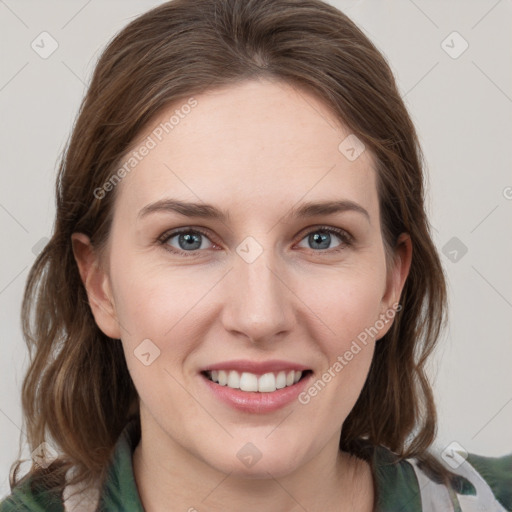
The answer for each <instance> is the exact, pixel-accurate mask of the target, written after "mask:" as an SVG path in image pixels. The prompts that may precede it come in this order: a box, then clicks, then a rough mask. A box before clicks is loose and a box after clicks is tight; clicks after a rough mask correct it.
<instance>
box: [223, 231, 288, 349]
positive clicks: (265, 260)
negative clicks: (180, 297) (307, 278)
mask: <svg viewBox="0 0 512 512" xmlns="http://www.w3.org/2000/svg"><path fill="white" fill-rule="evenodd" d="M270 238H271V237H267V239H266V240H267V241H268V240H270ZM236 252H237V255H236V259H235V262H234V266H233V271H232V272H230V277H229V279H230V280H229V287H230V288H229V291H228V294H227V299H226V303H225V304H224V323H225V328H226V329H228V330H234V331H238V332H241V333H243V334H245V335H246V336H247V337H249V338H250V339H251V340H253V341H257V340H258V339H264V338H267V337H271V336H272V335H274V334H277V333H279V332H281V331H283V330H286V329H289V328H290V326H291V325H292V324H291V321H292V316H293V315H292V312H291V309H290V308H291V304H290V292H289V291H288V290H287V288H286V286H285V285H284V283H283V281H284V282H286V277H285V276H284V275H280V274H282V273H283V266H282V265H280V262H279V257H278V255H277V254H276V253H275V251H273V250H272V248H271V247H270V246H269V245H267V246H266V247H263V243H260V242H259V241H257V240H256V239H255V238H253V237H247V238H246V239H245V240H244V241H242V243H240V244H239V246H238V247H237V249H236Z"/></svg>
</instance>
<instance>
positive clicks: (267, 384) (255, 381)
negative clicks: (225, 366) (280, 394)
mask: <svg viewBox="0 0 512 512" xmlns="http://www.w3.org/2000/svg"><path fill="white" fill-rule="evenodd" d="M204 374H205V376H206V377H207V378H208V379H210V380H211V381H212V382H216V383H217V384H219V385H220V386H227V387H229V388H231V389H240V390H241V391H246V392H259V393H273V392H275V391H277V390H278V389H283V388H286V387H289V386H293V385H294V384H296V383H297V382H299V380H300V379H301V377H302V371H297V370H290V371H280V372H269V373H265V374H263V375H256V374H255V373H251V372H238V371H236V370H211V371H206V372H205V373H204Z"/></svg>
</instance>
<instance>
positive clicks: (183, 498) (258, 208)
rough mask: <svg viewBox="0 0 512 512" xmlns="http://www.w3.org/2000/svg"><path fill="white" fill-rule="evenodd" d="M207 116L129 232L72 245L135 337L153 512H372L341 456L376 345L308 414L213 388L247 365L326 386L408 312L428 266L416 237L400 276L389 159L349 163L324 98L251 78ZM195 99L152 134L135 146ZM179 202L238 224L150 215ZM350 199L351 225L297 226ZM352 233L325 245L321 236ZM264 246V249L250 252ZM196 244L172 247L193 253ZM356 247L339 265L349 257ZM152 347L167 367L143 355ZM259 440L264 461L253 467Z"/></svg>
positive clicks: (149, 191) (155, 160)
mask: <svg viewBox="0 0 512 512" xmlns="http://www.w3.org/2000/svg"><path fill="white" fill-rule="evenodd" d="M195 98H196V100H197V102H198V104H197V106H196V107H195V108H194V109H193V110H192V111H191V112H190V113H189V114H188V115H186V116H184V118H183V119H180V122H179V124H178V125H177V126H175V127H174V129H173V130H172V132H170V133H169V134H168V135H166V136H165V138H164V139H163V140H162V141H161V142H160V143H159V144H158V145H157V146H156V147H155V148H154V149H152V150H151V151H150V152H149V154H148V155H147V156H145V157H144V158H143V159H142V160H141V162H139V163H138V165H137V166H136V168H135V169H134V170H133V171H132V172H131V173H129V174H127V175H126V177H125V178H124V179H123V180H122V181H121V183H119V184H118V185H117V190H116V194H117V197H116V201H115V205H114V217H113V224H112V230H111V233H110V238H109V242H108V246H107V248H106V250H105V251H104V252H103V253H102V254H98V253H97V252H95V251H94V250H93V248H92V247H91V245H90V242H89V239H88V238H87V237H86V236H85V235H83V234H80V233H75V234H74V235H73V237H72V238H73V249H74V253H75V258H76V260H77V264H78V266H79V269H80V273H81V277H82V280H83V282H84V284H85V287H86V289H87V293H88V297H89V300H90V304H91V309H92V312H93V314H94V318H95V320H96V322H97V324H98V326H99V327H100V329H101V330H102V331H103V332H104V333H105V334H106V335H108V336H110V337H112V338H118V339H121V340H122V344H123V348H124V352H125V356H126V360H127V364H128V368H129V370H130V373H131V377H132V379H133V381H134V383H135V386H136V388H137V390H138V393H139V396H140V412H141V428H142V439H141V442H140V443H139V445H138V446H137V448H136V450H135V453H134V457H133V463H134V473H135V478H136V482H137V486H138V489H139V493H140V495H141V499H142V502H143V505H144V507H145V510H147V511H156V510H165V509H166V506H168V504H169V503H173V505H174V506H175V510H189V509H190V508H192V507H195V508H196V509H197V510H209V511H217V510H218V511H221V510H222V511H225V510H240V509H242V507H243V509H244V510H246V511H261V510H274V511H295V510H304V509H306V510H308V511H317V510H322V511H326V510H336V511H340V510H341V511H345V510H347V511H348V510H362V511H365V510H368V511H369V510H371V509H372V506H373V489H372V475H371V472H370V470H369V466H368V464H367V463H366V462H363V461H361V460H359V459H356V458H355V457H352V456H349V455H348V454H346V453H343V452H341V451H340V450H339V448H338V441H339V435H340V432H341V428H342V425H343V422H344V420H345V418H346V417H347V416H348V414H349V412H350V411H351V409H352V408H353V406H354V404H355V402H356V400H357V398H358V396H359V394H360V392H361V389H362V387H363V384H364V382H365V379H366V376H367V374H368V370H369V367H370V363H371V360H372V356H373V353H374V347H375V343H376V342H378V341H377V340H379V339H380V338H381V337H382V336H383V335H384V334H385V333H386V332H387V330H388V329H389V328H390V327H391V325H392V320H390V321H388V322H387V323H385V325H384V327H383V328H382V329H380V330H379V332H378V334H377V335H376V336H375V338H374V339H371V338H370V339H369V342H368V343H367V345H366V346H364V347H363V348H362V350H361V351H360V352H359V353H357V355H355V356H354V357H353V359H352V360H351V361H350V362H348V364H346V366H344V367H343V370H342V371H340V372H338V373H336V376H335V377H334V378H332V380H331V381H330V382H329V383H328V384H327V385H326V386H325V387H324V388H323V389H322V390H321V392H319V393H318V394H317V396H315V397H313V398H311V400H310V401H309V403H307V404H306V405H303V404H301V403H299V402H298V401H294V402H293V403H291V404H290V405H287V406H286V407H284V408H282V409H280V410H278V411H275V412H272V413H266V414H254V413H246V412H240V411H237V410H235V409H232V408H231V407H230V406H228V405H226V404H224V403H222V402H220V401H219V400H218V399H217V398H216V397H214V396H212V394H211V392H210V390H209V389H207V386H206V385H205V383H204V381H203V377H201V376H200V373H199V372H200V370H201V369H202V368H204V367H205V366H206V365H208V364H213V363H218V362H222V361H227V360H232V359H249V360H255V361H266V360H269V359H285V360H289V361H293V362H296V363H302V364H305V365H307V366H308V367H310V368H311V369H312V370H313V372H314V377H315V380H316V378H319V377H321V375H322V374H323V373H324V372H325V371H327V370H328V369H329V368H330V367H332V366H333V363H334V362H335V361H336V359H337V357H338V356H343V354H345V352H346V351H347V350H349V348H350V346H351V343H352V341H353V340H355V339H356V337H357V335H358V334H360V333H361V332H362V331H364V329H365V328H368V327H370V326H374V324H375V322H376V321H377V320H378V319H379V315H381V314H383V313H385V312H386V311H389V310H392V309H393V304H396V303H397V302H399V297H400V293H401V291H402V288H403V285H404V282H405V279H406V277H407V274H408V272H409V266H410V261H411V253H412V248H411V243H410V239H409V237H408V236H407V235H406V234H403V235H402V236H401V237H400V238H399V243H397V245H396V247H395V248H394V251H395V258H394V259H393V264H392V267H391V270H390V272H389V273H387V272H386V260H385V252H384V244H383V239H382V234H381V230H380V214H379V202H378V195H377V187H376V174H375V170H374V162H373V159H372V156H371V154H370V152H369V151H368V150H367V151H364V152H363V153H362V154H361V155H360V156H359V158H357V159H356V160H354V161H349V159H347V158H346V156H345V155H344V154H342V153H341V152H340V150H339V149H338V146H339V144H340V142H341V141H342V140H343V139H344V138H345V137H346V136H347V135H349V134H350V131H349V130H348V129H347V128H345V127H344V126H343V124H341V123H340V121H339V120H337V118H336V116H335V115H334V114H333V113H332V112H331V111H330V109H329V108H328V107H327V106H326V105H325V104H324V103H323V102H321V101H320V100H319V99H317V98H316V97H315V96H313V95H311V94H309V93H307V92H305V91H303V90H298V89H296V88H294V87H292V86H290V85H287V84H284V83H282V82H271V81H254V80H253V81H246V82H242V83H239V84H236V85H233V86H229V87H225V88H222V89H217V90H215V91H209V92H207V93H205V94H201V95H198V96H196V97H195ZM185 102H186V100H184V101H183V102H182V103H180V104H179V105H173V106H172V107H170V108H169V109H168V110H166V111H165V112H162V113H161V115H158V116H157V118H155V120H154V123H151V126H150V127H149V128H147V129H146V130H144V132H143V133H141V134H140V136H139V137H138V139H137V140H136V141H135V143H134V146H133V147H134V148H136V147H138V146H137V145H140V143H141V141H144V139H145V138H146V137H147V136H148V135H149V134H150V133H151V131H152V130H153V129H154V127H155V126H157V125H158V124H159V123H160V122H163V121H165V120H168V119H169V117H170V116H171V115H172V113H173V112H174V111H175V110H176V108H179V106H180V105H183V104H184V103H185ZM167 197H172V198H175V199H179V200H183V201H191V202H205V203H209V204H213V205H215V206H217V207H218V208H221V209H224V210H226V211H228V212H229V215H230V217H229V219H228V220H226V221H225V222H221V221H219V220H211V219H201V218H187V217H184V216H181V215H179V214H177V213H173V212H158V213H152V214H149V215H147V216H145V217H144V218H142V219H140V218H138V214H139V212H140V210H141V209H142V208H144V207H145V206H146V205H148V204H150V203H152V202H154V201H157V200H160V199H163V198H167ZM339 199H347V200H351V201H353V202H355V203H357V204H359V205H360V206H362V207H363V208H364V209H365V210H366V211H367V212H368V217H369V218H367V217H366V216H365V215H363V214H361V213H358V212H356V211H344V212H340V213H335V214H330V215H318V216H315V217H312V218H306V219H299V218H296V217H291V218H285V215H287V214H289V213H290V211H291V209H292V208H293V207H296V206H297V205H299V204H302V203H303V202H305V201H320V200H339ZM321 226H328V227H334V228H341V229H343V230H345V231H347V232H348V233H350V235H351V236H352V237H353V243H352V244H351V245H346V244H345V243H344V241H343V240H342V239H340V238H338V236H337V235H336V234H331V239H330V243H329V241H327V242H326V243H325V245H322V246H321V247H327V248H326V249H323V248H322V249H320V248H317V246H315V245H314V241H311V238H310V237H309V239H308V235H309V234H314V233H317V228H318V227H321ZM183 227H193V228H202V229H203V230H204V231H206V232H207V236H202V235H198V237H199V238H198V241H199V242H201V245H200V246H199V244H197V245H195V246H194V248H195V247H198V246H199V247H200V248H199V249H194V252H195V254H196V255H197V256H196V257H187V256H182V255H178V254H172V253H171V252H170V251H169V250H166V248H165V247H166V245H165V244H159V243H158V242H155V240H156V239H157V238H158V237H159V236H160V235H162V234H164V233H165V232H166V231H169V230H171V229H173V228H183ZM248 236H251V237H253V238H254V239H255V240H256V241H257V242H258V243H259V244H260V246H261V248H262V250H263V252H262V253H261V255H259V257H257V258H256V260H255V261H253V262H251V263H248V262H247V261H245V260H244V259H243V258H241V257H240V256H239V254H238V253H237V252H236V249H237V247H238V246H239V244H240V243H241V242H242V241H243V240H244V239H245V238H246V237H248ZM184 245H185V244H183V243H182V245H181V246H180V244H179V237H178V236H174V237H172V238H170V239H169V240H168V241H167V247H169V246H170V247H171V248H174V249H176V250H177V251H179V250H180V249H181V250H182V251H184V252H185V250H186V249H184V248H183V247H184ZM340 246H341V250H339V251H337V252H334V251H335V250H336V249H339V248H340ZM144 339H150V340H151V341H152V343H154V344H155V345H156V346H157V347H158V348H159V350H160V355H159V357H157V358H156V359H155V360H154V361H153V362H152V363H151V364H150V365H148V366H146V365H144V364H142V363H141V361H140V360H139V359H138V358H137V357H135V356H134V350H135V349H136V348H137V347H138V346H139V344H140V343H141V342H142V340H144ZM247 442H251V443H252V444H254V445H255V446H256V447H257V448H258V450H259V451H260V452H261V454H262V456H261V459H260V460H259V461H258V462H257V463H256V464H254V465H253V466H251V467H246V466H245V465H244V464H242V463H241V462H240V460H239V459H238V458H237V456H236V455H237V452H238V451H239V450H240V449H241V448H242V447H243V446H244V445H245V444H246V443H247Z"/></svg>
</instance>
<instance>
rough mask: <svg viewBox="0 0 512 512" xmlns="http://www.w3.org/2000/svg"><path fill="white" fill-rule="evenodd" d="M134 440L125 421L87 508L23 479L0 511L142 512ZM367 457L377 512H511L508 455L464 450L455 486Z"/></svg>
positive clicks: (411, 465) (380, 453)
mask: <svg viewBox="0 0 512 512" xmlns="http://www.w3.org/2000/svg"><path fill="white" fill-rule="evenodd" d="M139 439H140V430H139V428H138V426H137V425H136V424H135V423H134V422H131V423H129V424H128V425H127V426H126V428H125V429H124V431H123V433H122V434H121V436H120V437H119V440H118V442H117V443H116V446H115V449H114V453H113V456H112V459H111V463H110V467H109V472H108V477H107V479H106V481H105V483H104V484H103V487H102V490H101V492H100V493H99V495H96V496H95V497H93V498H94V499H93V500H92V503H93V505H91V506H90V507H87V506H86V505H85V503H84V502H82V503H81V504H80V505H78V506H76V508H73V507H72V506H71V503H69V504H66V507H64V504H63V498H62V496H57V495H55V494H50V493H48V492H45V491H44V490H37V489H32V490H31V489H30V480H27V481H26V482H25V483H24V484H22V485H21V486H20V487H18V488H16V489H15V490H14V492H13V493H12V494H11V495H9V496H8V497H7V498H6V499H5V500H4V501H3V502H2V503H0V512H15V511H16V512H23V511H27V512H28V511H30V512H65V511H68V510H74V511H76V512H89V510H91V511H96V510H100V511H101V512H114V511H115V512H122V511H127V512H144V509H143V507H142V504H141V501H140V498H139V494H138V491H137V487H136V484H135V479H134V476H133V467H132V454H133V451H134V449H135V447H136V446H137V444H138V442H139ZM372 456H373V462H374V467H375V468H376V470H375V473H374V477H375V481H376V484H377V493H378V495H377V496H378V499H377V510H378V511H379V512H388V511H389V512H400V511H403V512H420V511H421V512H448V511H454V512H459V511H462V512H464V511H466V510H467V511H468V512H469V511H471V512H480V511H482V512H483V511H485V512H502V511H512V453H511V454H510V455H506V456H503V457H497V458H491V457H481V456H479V455H474V454H469V455H468V457H467V459H466V461H465V462H463V463H462V464H461V465H460V466H459V468H457V469H454V470H452V471H453V472H455V473H458V474H459V475H460V481H459V484H458V486H457V488H456V489H454V488H450V489H448V488H447V487H445V486H441V485H438V484H436V483H435V482H433V481H432V480H430V479H429V477H428V476H427V475H426V474H425V473H423V471H421V470H420V469H419V468H418V467H417V466H416V461H415V460H414V459H406V460H402V461H398V460H397V457H396V455H395V454H393V453H392V452H391V451H389V450H388V449H386V448H384V447H376V448H373V455H372ZM97 500H99V501H100V507H99V509H98V508H97V507H96V505H97ZM194 508H195V509H196V510H198V511H203V510H207V507H205V506H204V504H202V503H201V502H199V500H198V503H195V504H194V503H192V504H191V507H190V509H189V510H194ZM170 510H172V509H170Z"/></svg>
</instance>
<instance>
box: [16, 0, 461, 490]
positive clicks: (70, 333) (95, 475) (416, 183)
mask: <svg viewBox="0 0 512 512" xmlns="http://www.w3.org/2000/svg"><path fill="white" fill-rule="evenodd" d="M259 78H268V79H272V80H279V81H283V82H286V83H288V84H290V85H292V86H294V87H296V88H297V89H299V90H303V91H307V92H309V93H312V94H315V95H316V96H317V97H318V98H320V99H321V100H322V101H323V102H324V104H326V105H328V106H329V107H330V109H331V110H332V112H333V113H334V114H335V115H336V117H337V118H339V120H340V121H341V122H342V123H343V125H345V126H346V127H348V128H349V129H350V131H351V132H352V133H354V134H356V135H357V137H358V138H359V139H360V140H362V141H363V142H364V144H365V145H366V147H367V149H368V150H369V151H370V152H371V154H372V155H373V157H374V161H375V162H376V171H377V183H378V195H379V207H380V212H381V230H382V234H383V239H384V243H385V246H386V250H387V251H386V254H387V256H386V257H387V263H388V265H389V260H388V258H390V257H391V255H392V249H393V248H394V247H395V243H396V241H397V238H398V236H399V235H400V234H401V233H403V232H406V233H408V234H409V235H410V237H411V241H412V247H413V255H412V263H411V267H410V273H409V276H408V278H407V280H406V283H405V286H404V289H403V293H402V296H401V301H400V302H401V305H402V308H403V309H402V310H401V312H400V313H399V314H398V315H397V316H396V317H395V319H394V322H393V325H392V327H391V329H390V330H389V331H388V333H387V334H386V335H385V336H384V337H383V338H382V339H381V340H380V341H379V343H377V344H376V348H375V353H374V358H373V361H372V364H371V367H370V370H369V374H368V378H367V380H366V382H365V385H364V387H363V389H362V392H361V394H360V396H359V398H358V400H357V402H356V404H355V406H354V408H353V410H352V411H351V412H350V414H349V416H348V417H347V418H346V421H345V422H344V425H343V428H342V432H341V437H340V448H341V449H343V450H345V451H347V452H349V453H353V454H356V455H357V454H361V453H362V448H361V447H362V444H361V443H362V441H363V440H365V441H366V442H367V443H370V444H371V445H374V446H378V445H382V446H385V447H387V448H389V449H390V450H392V451H393V452H394V453H396V454H397V456H398V457H399V458H400V459H403V458H407V457H418V458H419V460H420V461H422V464H423V466H424V467H425V468H427V469H428V470H430V471H431V472H432V474H434V475H436V478H438V479H439V481H443V482H448V479H450V477H451V475H450V473H449V472H448V470H447V469H446V468H445V467H444V466H443V465H442V464H441V463H440V462H439V461H438V460H436V458H435V457H434V456H433V455H432V454H431V453H430V452H429V447H430V446H431V444H432V443H433V441H434V439H435V435H436V428H437V423H436V422H437V420H436V408H435V404H434V400H433V393H432V389H431V385H430V383H429V380H428V378H427V374H426V371H425V364H426V362H427V360H428V359H429V356H430V355H431V353H432V351H433V350H434V348H435V346H436V343H437V341H438V338H439V335H440V332H441V329H442V328H443V326H444V323H445V321H446V307H447V298H446V283H445V277H444V273H443V269H442V265H441V262H440V259H439V255H438V253H437V251H436V248H435V246H434V243H433V241H432V237H431V231H430V226H429V222H428V219H427V216H426V212H425V205H424V201H425V197H424V195H425V192H424V188H425V183H424V181H425V173H424V158H423V155H422V152H421V148H420V145H419V141H418V138H417V134H416V131H415V128H414V126H413V123H412V121H411V118H410V116H409V114H408V112H407V109H406V106H405V105H404V102H403V100H402V98H401V96H400V93H399V91H398V89H397V86H396V82H395V79H394V76H393V74H392V72H391V70H390V67H389V65H388V64H387V62H386V60H385V58H384V57H383V55H382V54H381V53H380V52H379V51H378V50H377V48H376V47H375V46H374V45H373V44H372V42H371V41H370V40H369V39H368V38H367V37H366V36H365V35H364V34H363V32H362V31H361V30H360V29H359V28H358V27H357V26H356V25H355V24H354V23H353V22H352V21H351V20H350V19H349V18H348V17H347V16H346V15H345V14H343V13H342V12H340V11H339V10H338V9H336V8H334V7H333V6H331V5H329V4H326V3H324V2H322V1H321V0H173V1H170V2H167V3H164V4H162V5H160V6H158V7H156V8H154V9H152V10H150V11H148V12H146V13H145V14H143V15H141V16H140V17H138V18H136V19H135V20H133V21H132V22H130V23H129V24H128V25H127V26H126V27H125V28H124V29H123V30H121V31H120V32H119V33H118V34H117V35H116V36H115V37H114V38H113V39H112V40H111V41H110V42H109V43H108V45H107V46H106V48H105V50H104V51H103V53H102V55H101V57H100V58H99V61H98V63H97V65H96V67H95V70H94V73H93V76H92V80H91V83H90V85H89V87H88V90H87V93H86V95H85V97H84V99H83V101H82V104H81V106H80V110H79V113H78V116H77V118H76V120H75V124H74V127H73V130H72V133H71V136H70V139H69V140H68V143H67V145H66V148H65V151H64V152H63V155H62V159H61V161H60V164H59V171H58V177H57V183H56V220H55V225H54V230H53V235H52V237H51V239H50V241H49V243H48V244H47V246H46V247H45V248H44V250H43V251H42V252H41V253H40V254H39V256H38V257H37V259H36V261H35V262H34V265H33V267H32V268H31V270H30V273H29V276H28V280H27V283H26V288H25V294H24V299H23V306H22V322H23V333H24V337H25V339H26V342H27V345H28V349H29V353H30V366H29V368H28V371H27V374H26V376H25V378H24V382H23V388H22V407H23V414H24V424H25V426H26V434H27V439H28V443H29V446H30V449H31V450H33V449H35V448H36V447H38V446H39V445H40V444H41V443H42V442H44V441H48V440H50V439H51V440H52V441H51V442H52V444H53V445H54V446H56V447H58V449H59V453H60V455H59V457H58V458H57V459H56V460H55V461H54V462H53V463H52V464H51V465H50V466H49V467H48V468H47V469H45V470H42V469H41V468H39V467H38V466H37V465H36V464H35V463H33V464H32V467H31V469H30V470H29V471H28V473H27V474H26V475H25V477H24V478H23V479H21V480H20V478H19V477H18V472H19V468H20V464H21V462H22V461H21V460H20V459H19V458H18V460H17V461H16V462H15V463H14V464H13V466H12V468H11V479H10V483H11V488H14V486H16V485H19V484H20V483H21V482H22V481H24V480H25V478H28V477H32V478H34V479H35V480H38V481H42V482H43V483H44V485H45V486H46V487H47V488H51V489H55V490H62V488H63V485H64V475H65V472H66V471H67V470H68V469H70V468H72V467H73V468H74V469H75V470H76V472H75V476H74V478H73V480H72V481H71V482H69V483H77V482H82V483H86V484H87V485H92V483H93V482H96V481H101V480H102V479H104V478H105V474H106V471H105V470H106V468H107V466H108V463H109V458H110V456H111V454H112V452H113V448H114V445H115V443H116V440H117V438H118V436H119V435H120V433H121V431H122V430H123V428H124V427H125V425H126V424H127V422H128V421H129V420H130V419H131V418H133V417H135V418H137V415H138V395H137V392H136V390H135V388H134V385H133V382H132V380H131V378H130V375H129V372H128V369H127V366H126V361H125V358H124V354H123V350H122V346H121V343H120V340H114V339H111V338H109V337H107V336H106V335H105V334H103V332H102V331H101V330H100V329H99V328H98V326H97V325H96V323H95V321H94V317H93V315H92V313H91V309H90V306H89V304H88V299H87V295H86V292H85V288H84V286H83V284H82V281H81V279H80V275H79V272H78V267H77V264H76V262H75V259H74V256H73V251H72V246H71V234H72V233H74V232H82V233H85V234H86V235H87V236H89V237H90V239H91V242H92V244H93V246H94V247H95V249H97V250H98V251H101V249H102V248H103V247H104V244H105V242H106V241H107V240H108V237H109V230H110V226H111V219H112V209H113V208H112V207H113V204H114V201H115V198H116V193H115V190H114V191H113V192H112V193H109V194H106V196H105V197H103V198H101V199H100V198H98V197H96V195H97V194H95V190H97V189H98V187H102V185H103V184H104V183H105V182H106V181H108V179H109V178H110V177H111V176H112V175H113V174H114V172H115V170H116V169H117V168H118V165H119V163H120V162H121V161H122V158H123V156H124V155H125V154H126V152H127V151H128V150H129V148H130V145H131V144H133V142H134V140H135V138H136V137H137V136H138V135H139V134H140V133H141V132H142V130H143V129H144V128H145V127H146V126H147V125H148V123H149V122H150V121H151V120H152V119H153V118H154V117H155V115H157V114H158V113H160V112H161V111H162V110H163V109H165V108H167V107H168V106H169V105H171V104H173V103H176V102H178V101H181V100H182V99H183V98H186V97H190V96H192V95H198V94H201V93H202V92H205V91H208V90H211V89H213V88H217V87H223V86H227V85H233V84H236V83H238V82H241V81H244V80H251V79H259Z"/></svg>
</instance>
